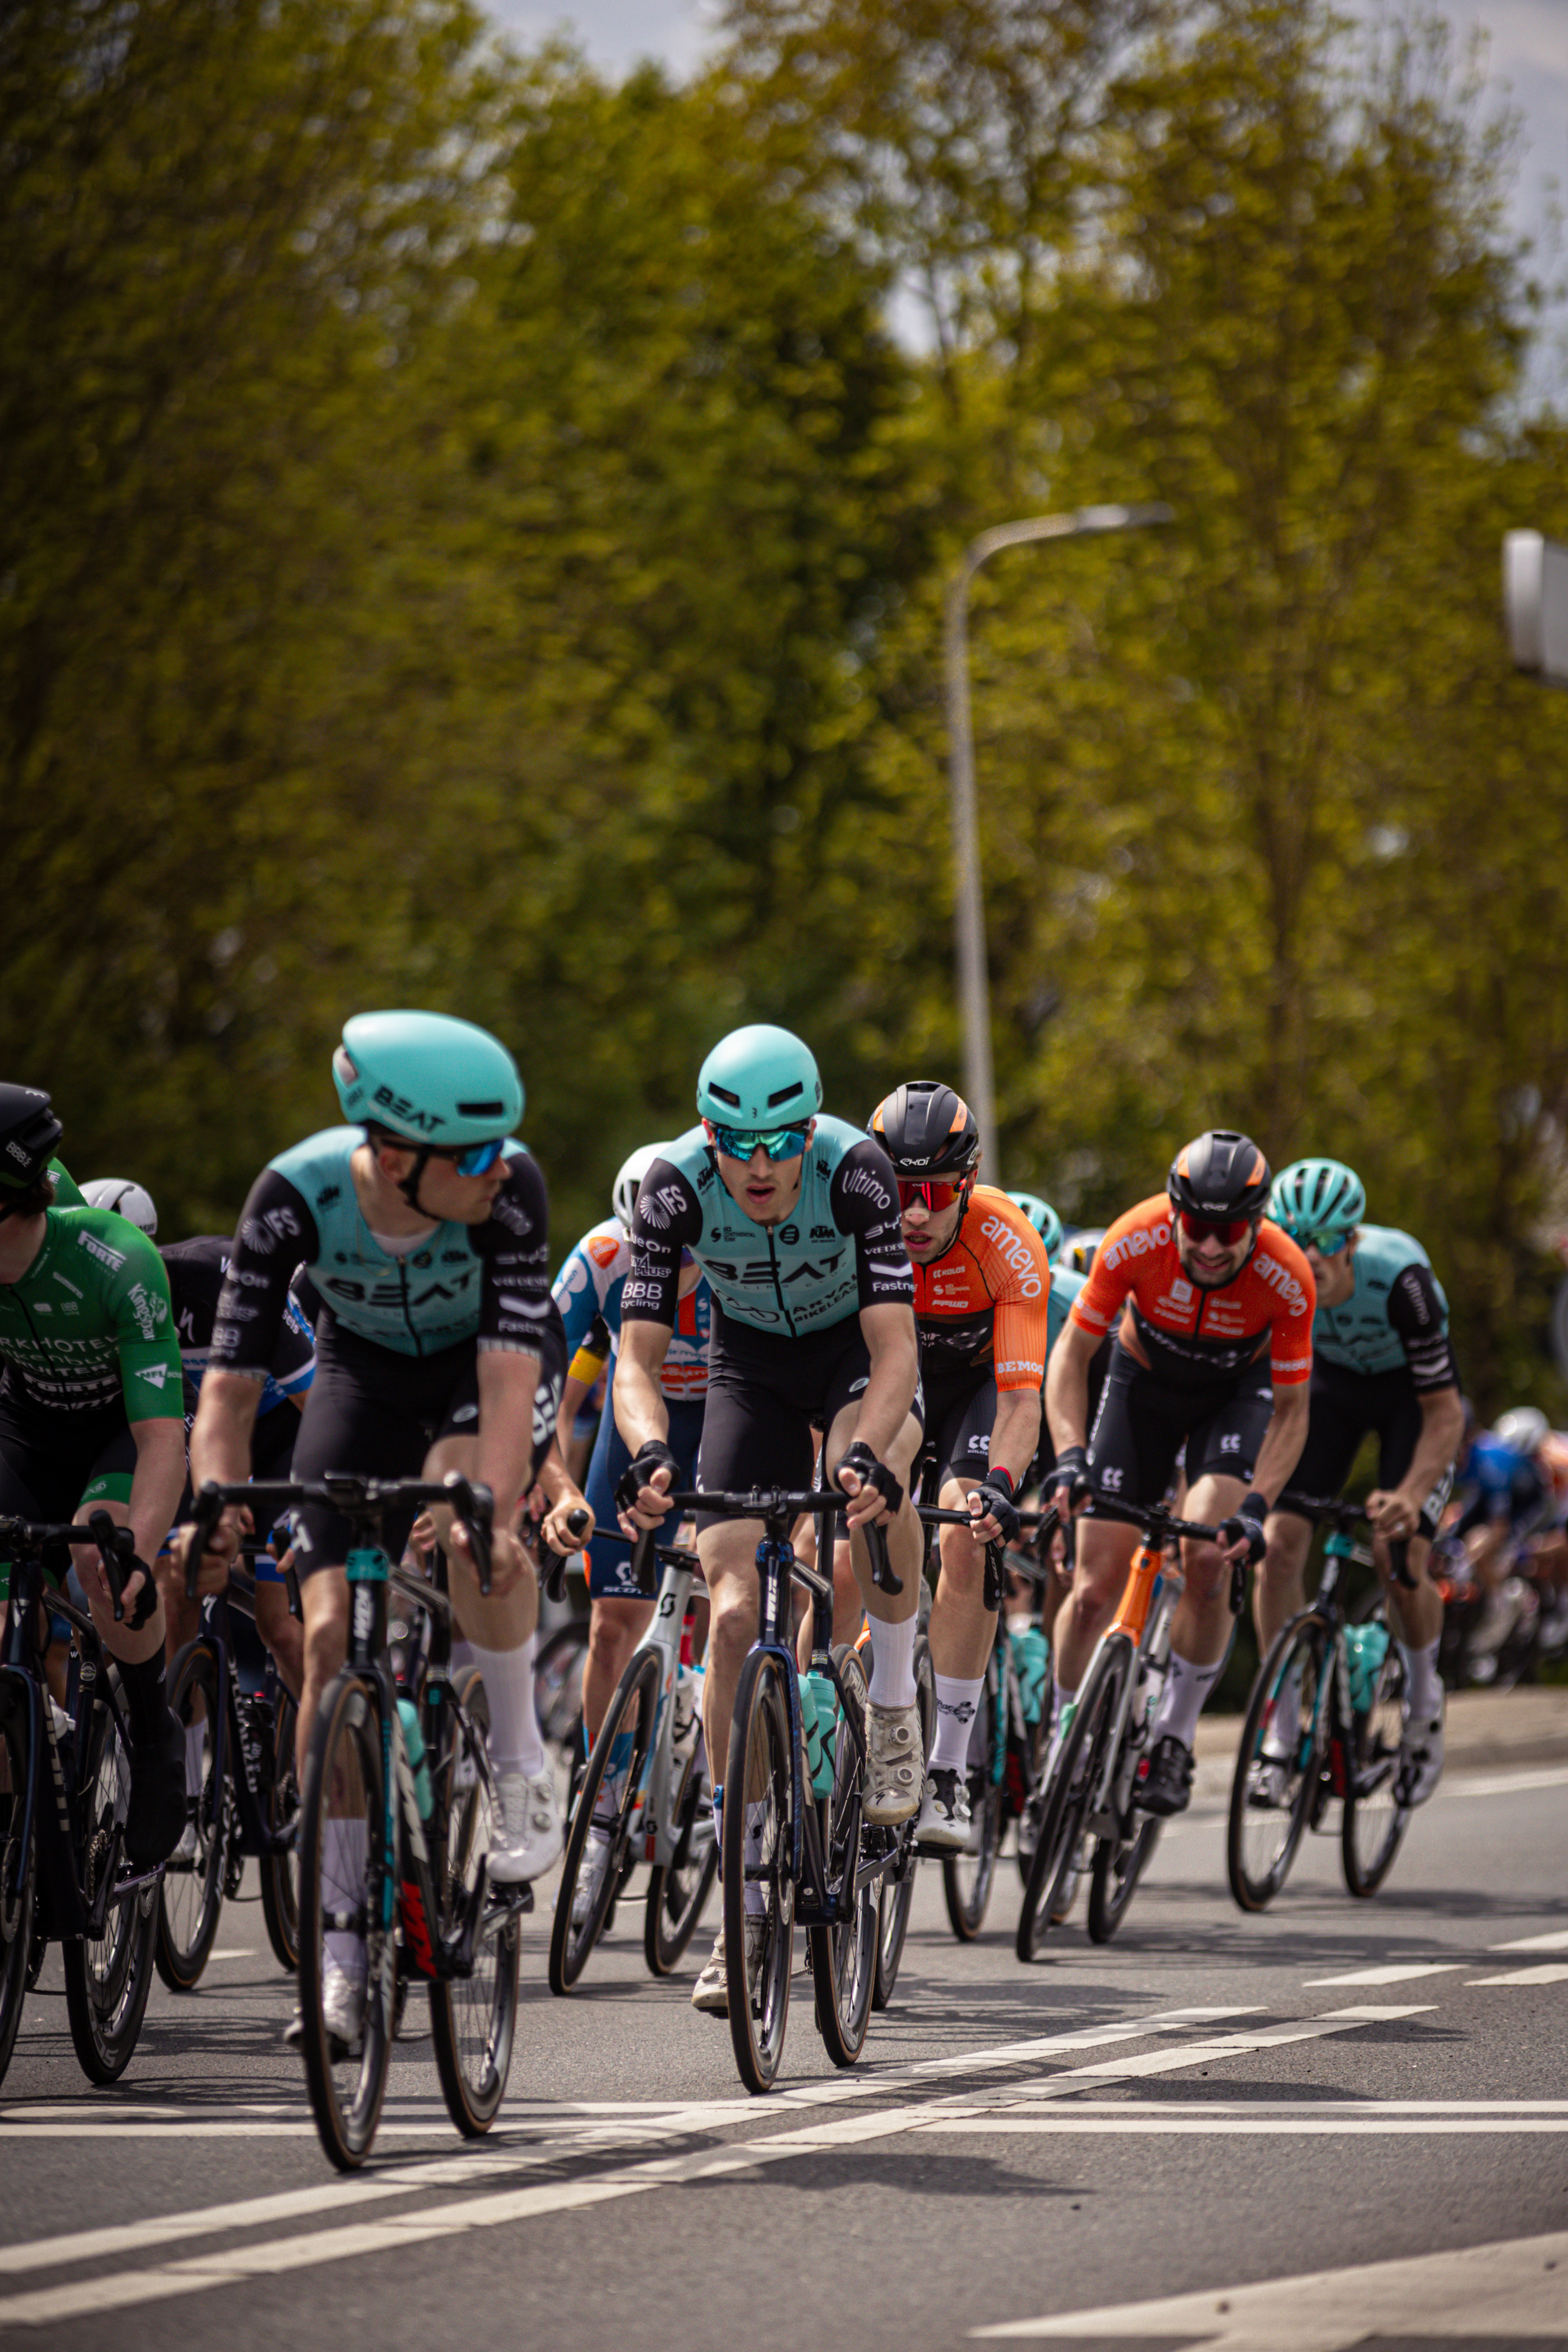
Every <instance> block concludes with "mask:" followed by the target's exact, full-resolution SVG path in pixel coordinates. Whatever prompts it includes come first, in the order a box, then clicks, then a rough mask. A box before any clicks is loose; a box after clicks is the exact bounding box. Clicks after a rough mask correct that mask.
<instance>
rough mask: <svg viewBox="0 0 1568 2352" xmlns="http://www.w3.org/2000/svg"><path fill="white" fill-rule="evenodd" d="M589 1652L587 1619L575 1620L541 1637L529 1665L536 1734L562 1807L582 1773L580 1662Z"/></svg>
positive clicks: (576, 1618) (581, 1676) (569, 1797)
mask: <svg viewBox="0 0 1568 2352" xmlns="http://www.w3.org/2000/svg"><path fill="white" fill-rule="evenodd" d="M587 1653H588V1620H587V1618H586V1617H574V1618H572V1619H571V1620H570V1621H569V1622H568V1623H566V1624H564V1625H557V1627H556V1628H555V1631H554V1632H553V1633H547V1634H546V1635H545V1637H544V1639H543V1641H542V1642H541V1643H540V1645H539V1655H538V1656H537V1658H536V1659H535V1660H534V1664H533V1695H534V1702H535V1709H536V1712H537V1714H538V1717H539V1729H540V1735H541V1737H542V1739H543V1741H544V1745H545V1748H546V1750H547V1751H548V1752H549V1754H550V1756H551V1758H552V1762H553V1763H554V1766H555V1778H556V1784H557V1790H558V1792H559V1793H560V1795H561V1799H562V1804H563V1809H564V1808H565V1807H567V1806H568V1805H569V1803H570V1801H571V1799H572V1798H573V1797H574V1796H575V1794H576V1783H577V1781H578V1780H580V1779H581V1778H582V1772H583V1661H584V1658H585V1657H586V1655H587Z"/></svg>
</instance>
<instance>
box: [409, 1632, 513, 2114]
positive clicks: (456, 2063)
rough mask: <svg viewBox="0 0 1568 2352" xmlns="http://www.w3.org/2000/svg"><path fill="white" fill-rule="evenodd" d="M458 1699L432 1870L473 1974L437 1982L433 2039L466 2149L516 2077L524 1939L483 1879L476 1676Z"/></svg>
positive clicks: (446, 1751) (484, 1828)
mask: <svg viewBox="0 0 1568 2352" xmlns="http://www.w3.org/2000/svg"><path fill="white" fill-rule="evenodd" d="M452 1695H453V1697H454V1699H455V1701H456V1705H454V1706H447V1708H446V1709H445V1710H444V1715H445V1729H444V1733H443V1739H442V1748H441V1756H440V1761H439V1764H438V1766H437V1775H436V1789H437V1793H436V1801H435V1803H434V1805H433V1806H432V1807H431V1811H430V1827H431V1832H432V1835H431V1853H430V1863H431V1871H432V1874H433V1876H434V1878H435V1881H436V1902H437V1918H438V1921H439V1926H440V1940H441V1942H442V1943H443V1944H444V1945H446V1946H447V1947H451V1946H454V1945H463V1944H467V1945H468V1948H469V1949H470V1951H471V1954H472V1966H471V1968H470V1969H469V1970H468V1974H467V1975H464V1976H458V1977H438V1978H437V1979H434V1980H433V1981H432V1983H431V1986H430V2039H431V2041H432V2042H434V2044H435V2049H436V2072H437V2075H438V2076H439V2077H440V2082H441V2095H442V2096H443V2097H444V2098H445V2100H446V2102H447V2114H448V2115H449V2116H451V2118H452V2121H453V2122H454V2123H455V2124H456V2125H457V2126H458V2130H459V2131H460V2132H461V2133H462V2135H463V2137H464V2138H465V2139H477V2138H478V2137H479V2135H480V2133H481V2132H487V2131H489V2127H490V2125H491V2124H492V2123H493V2122H494V2120H495V2117H496V2114H497V2111H498V2109H499V2108H500V2103H501V2101H502V2099H503V2098H504V2097H505V2095H506V2082H507V2076H508V2074H510V2072H511V2049H512V2040H513V2036H514V2034H515V2033H516V2031H517V1971H518V1961H519V1958H520V1957H521V1949H522V1932H521V1926H520V1923H519V1915H518V1910H517V1906H516V1905H515V1903H513V1902H511V1901H510V1900H509V1899H507V1897H506V1895H504V1894H500V1895H498V1894H495V1893H493V1892H492V1891H491V1889H490V1886H489V1879H488V1876H487V1874H486V1869H485V1864H486V1858H487V1856H488V1855H489V1850H490V1837H491V1829H492V1824H493V1821H494V1814H495V1797H494V1791H493V1790H492V1788H491V1785H490V1769H489V1748H488V1747H487V1745H486V1741H487V1738H488V1735H489V1721H490V1715H489V1702H488V1701H487V1699H486V1697H485V1685H484V1679H483V1677H482V1675H480V1673H479V1668H478V1667H477V1666H470V1667H469V1668H468V1672H467V1673H466V1674H464V1675H462V1676H460V1677H458V1678H455V1679H454V1681H453V1685H452Z"/></svg>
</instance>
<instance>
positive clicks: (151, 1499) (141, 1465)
mask: <svg viewBox="0 0 1568 2352" xmlns="http://www.w3.org/2000/svg"><path fill="white" fill-rule="evenodd" d="M131 1434H132V1437H133V1438H134V1439H135V1441H136V1468H135V1470H134V1472H133V1473H132V1479H131V1503H130V1507H129V1512H128V1517H129V1518H130V1522H131V1532H132V1535H133V1536H134V1537H135V1538H136V1557H137V1558H138V1559H146V1560H153V1559H157V1557H158V1554H159V1553H160V1552H161V1551H162V1550H163V1546H164V1544H165V1542H166V1541H167V1539H168V1534H169V1529H170V1528H172V1527H173V1526H174V1513H175V1512H176V1511H177V1510H178V1509H179V1507H180V1492H181V1489H182V1488H183V1486H184V1483H185V1425H184V1422H183V1421H170V1420H167V1419H163V1420H159V1421H133V1422H132V1424H131Z"/></svg>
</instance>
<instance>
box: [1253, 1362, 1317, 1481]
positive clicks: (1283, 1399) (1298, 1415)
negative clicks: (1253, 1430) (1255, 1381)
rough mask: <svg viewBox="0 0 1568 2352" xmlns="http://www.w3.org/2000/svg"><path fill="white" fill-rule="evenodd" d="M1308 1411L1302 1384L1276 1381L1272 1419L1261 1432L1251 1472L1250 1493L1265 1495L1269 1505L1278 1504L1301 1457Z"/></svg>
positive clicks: (1307, 1393)
mask: <svg viewBox="0 0 1568 2352" xmlns="http://www.w3.org/2000/svg"><path fill="white" fill-rule="evenodd" d="M1310 1411H1311V1403H1310V1389H1309V1385H1308V1383H1307V1382H1306V1381H1293V1382H1292V1383H1290V1385H1289V1386H1288V1387H1281V1386H1280V1385H1279V1382H1278V1381H1276V1383H1275V1387H1274V1417H1273V1419H1272V1420H1271V1421H1270V1423H1269V1424H1268V1429H1267V1430H1266V1431H1265V1433H1264V1438H1263V1443H1262V1444H1261V1445H1260V1446H1259V1447H1258V1462H1257V1466H1256V1467H1255V1469H1254V1470H1253V1473H1252V1486H1253V1491H1254V1493H1255V1494H1258V1495H1263V1496H1267V1498H1268V1501H1269V1502H1270V1503H1277V1502H1278V1501H1279V1497H1280V1496H1281V1495H1282V1494H1283V1492H1284V1491H1285V1488H1286V1487H1287V1486H1289V1483H1290V1473H1291V1471H1292V1470H1294V1468H1295V1467H1296V1465H1297V1463H1298V1462H1299V1461H1300V1458H1301V1448H1302V1447H1303V1445H1305V1444H1306V1443H1307V1423H1308V1420H1309V1418H1310Z"/></svg>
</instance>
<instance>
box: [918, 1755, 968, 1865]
mask: <svg viewBox="0 0 1568 2352" xmlns="http://www.w3.org/2000/svg"><path fill="white" fill-rule="evenodd" d="M973 1834H974V1822H973V1814H972V1811H971V1807H970V1802H969V1780H968V1776H967V1775H966V1774H965V1773H963V1772H950V1771H948V1770H946V1769H944V1768H943V1767H942V1766H933V1768H932V1769H931V1771H930V1772H928V1773H927V1774H926V1784H925V1790H924V1793H923V1795H922V1796H921V1817H920V1819H919V1821H918V1822H916V1823H915V1843H916V1844H917V1845H929V1846H934V1847H936V1849H937V1850H938V1852H939V1853H967V1851H968V1849H969V1844H970V1841H971V1839H972V1838H973Z"/></svg>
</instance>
